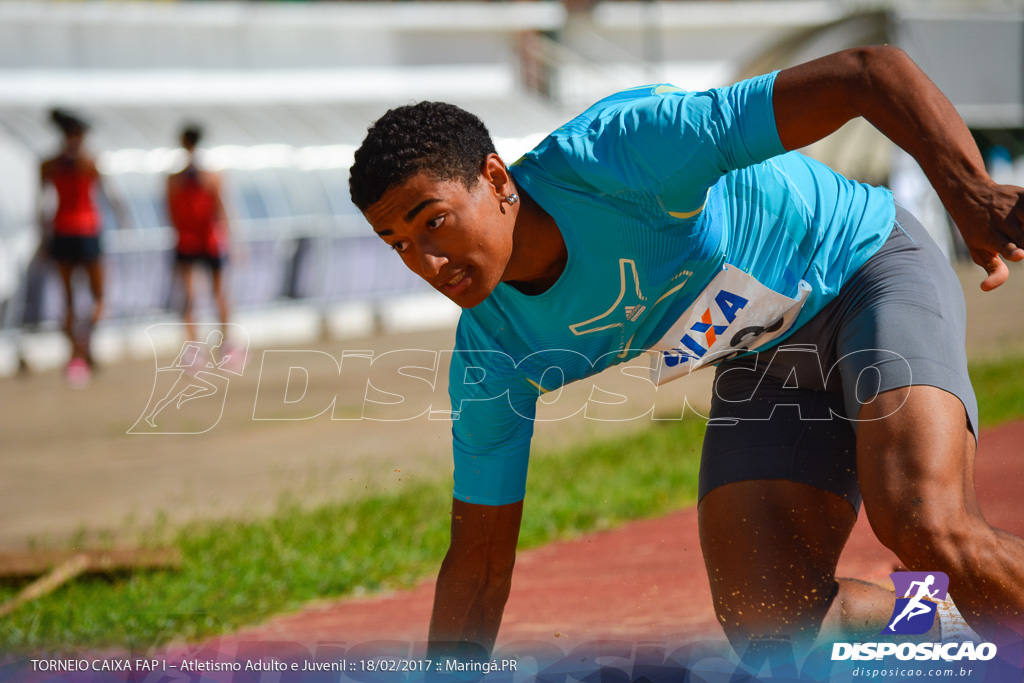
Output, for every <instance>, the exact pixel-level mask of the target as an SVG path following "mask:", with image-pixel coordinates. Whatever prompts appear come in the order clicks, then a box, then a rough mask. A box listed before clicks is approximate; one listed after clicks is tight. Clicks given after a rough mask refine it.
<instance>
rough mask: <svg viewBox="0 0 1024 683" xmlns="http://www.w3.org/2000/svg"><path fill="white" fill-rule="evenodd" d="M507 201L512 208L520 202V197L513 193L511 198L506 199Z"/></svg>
mask: <svg viewBox="0 0 1024 683" xmlns="http://www.w3.org/2000/svg"><path fill="white" fill-rule="evenodd" d="M505 201H506V202H507V203H508V205H509V206H512V205H513V204H515V203H516V202H518V201H519V195H517V194H515V193H512V194H510V195H509V196H507V197H505Z"/></svg>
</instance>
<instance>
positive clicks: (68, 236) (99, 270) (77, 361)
mask: <svg viewBox="0 0 1024 683" xmlns="http://www.w3.org/2000/svg"><path fill="white" fill-rule="evenodd" d="M50 120H51V121H52V122H53V124H54V125H56V126H57V127H58V128H59V129H60V131H61V133H62V134H63V136H64V140H63V144H62V148H61V151H60V153H58V154H57V156H55V157H53V158H51V159H47V160H46V161H44V162H43V163H42V165H41V167H40V173H39V177H40V185H41V191H40V194H39V196H40V212H39V213H40V220H39V226H40V230H41V240H40V250H41V251H42V252H43V253H44V254H48V255H49V256H50V257H52V258H53V259H54V260H55V261H56V262H57V267H58V270H59V272H60V278H61V282H62V284H63V291H64V302H65V307H66V310H65V315H64V333H65V334H66V335H67V337H68V340H69V341H70V342H71V360H70V361H69V362H68V365H67V378H68V381H69V382H70V383H71V384H72V386H76V387H81V386H85V385H86V384H87V383H88V381H89V375H90V370H91V367H92V354H91V351H90V340H91V337H92V330H93V328H94V327H95V326H96V322H97V321H98V320H99V319H100V316H101V315H102V314H103V266H102V264H101V262H100V241H99V231H100V223H101V221H100V212H99V210H98V209H97V206H96V200H95V196H94V192H95V189H96V186H97V185H98V183H99V180H100V174H99V171H98V170H97V169H96V161H95V160H94V159H93V158H92V156H90V155H89V153H88V152H87V151H86V150H85V147H84V141H85V134H86V131H87V129H88V126H87V125H86V123H85V121H83V120H82V119H80V118H79V117H77V116H75V115H73V114H71V113H68V112H66V111H62V110H59V109H54V110H53V111H52V112H50ZM47 186H52V187H53V188H54V190H55V191H56V194H57V208H56V210H55V211H54V213H53V216H52V218H50V219H49V220H47V219H46V218H45V217H44V216H43V213H44V212H43V211H42V208H41V207H42V197H43V195H44V192H45V190H46V188H47ZM79 269H82V270H84V271H85V272H86V274H87V275H88V280H89V290H90V292H91V293H92V310H91V312H90V314H89V317H88V319H87V321H86V323H85V325H84V326H82V327H81V328H79V326H78V325H76V320H75V298H74V289H75V286H74V274H75V271H76V270H79Z"/></svg>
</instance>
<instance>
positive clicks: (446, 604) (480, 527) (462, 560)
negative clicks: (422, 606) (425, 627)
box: [428, 500, 523, 657]
mask: <svg viewBox="0 0 1024 683" xmlns="http://www.w3.org/2000/svg"><path fill="white" fill-rule="evenodd" d="M522 511H523V506H522V503H513V504H511V505H498V506H489V505H472V504H469V503H464V502H462V501H460V500H453V501H452V542H451V546H450V547H449V549H448V553H447V555H445V559H444V562H443V563H442V564H441V570H440V572H438V576H437V587H436V590H435V594H434V609H433V613H432V615H431V619H430V634H429V641H430V642H429V645H428V653H429V654H430V656H431V657H438V656H445V655H454V656H468V657H473V656H477V655H486V654H489V653H490V651H491V648H493V647H494V641H495V639H496V638H497V635H498V627H499V626H500V625H501V617H502V614H503V612H504V610H505V602H506V601H507V600H508V595H509V589H510V588H511V585H512V569H513V567H514V566H515V552H516V543H517V542H518V540H519V525H520V521H521V519H522Z"/></svg>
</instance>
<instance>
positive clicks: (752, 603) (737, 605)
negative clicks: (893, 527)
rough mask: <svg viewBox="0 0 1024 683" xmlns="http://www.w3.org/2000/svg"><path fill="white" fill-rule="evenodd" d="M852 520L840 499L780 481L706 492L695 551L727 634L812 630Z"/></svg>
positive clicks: (825, 604) (820, 614) (753, 482)
mask: <svg viewBox="0 0 1024 683" xmlns="http://www.w3.org/2000/svg"><path fill="white" fill-rule="evenodd" d="M856 519H857V515H856V513H855V512H854V509H853V507H851V506H850V504H849V503H848V502H847V501H846V500H844V499H843V498H841V497H839V496H837V495H835V494H833V493H829V492H827V491H824V490H822V489H818V488H815V487H812V486H808V485H806V484H799V483H796V482H792V481H786V480H783V479H762V480H749V481H742V482H736V483H732V484H726V485H724V486H720V487H718V488H716V489H714V490H713V491H711V492H709V493H708V494H707V495H706V496H705V497H704V498H703V500H701V502H700V507H699V520H700V522H699V524H700V539H701V549H702V551H703V553H704V562H705V565H706V567H707V572H708V579H709V583H710V586H711V593H712V598H713V600H714V602H715V613H716V615H717V616H718V619H719V621H720V623H721V624H722V626H723V628H724V629H725V631H726V634H727V635H729V636H730V638H732V639H735V638H740V639H744V638H751V637H756V636H765V635H779V634H785V635H794V634H799V633H800V632H812V633H813V632H816V631H817V629H818V628H819V627H820V625H821V622H822V620H823V619H824V617H825V613H826V612H827V611H828V608H829V606H830V604H831V601H832V598H833V596H834V591H835V588H836V580H835V570H836V565H837V563H838V562H839V555H840V553H841V552H842V549H843V546H844V545H845V544H846V541H847V539H848V538H849V535H850V531H851V530H852V529H853V525H854V522H855V521H856Z"/></svg>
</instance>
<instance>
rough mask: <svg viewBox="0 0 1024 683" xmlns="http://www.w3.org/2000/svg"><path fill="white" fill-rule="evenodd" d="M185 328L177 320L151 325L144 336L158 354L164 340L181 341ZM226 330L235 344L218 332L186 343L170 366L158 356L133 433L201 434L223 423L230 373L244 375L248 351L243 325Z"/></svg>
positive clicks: (215, 331)
mask: <svg viewBox="0 0 1024 683" xmlns="http://www.w3.org/2000/svg"><path fill="white" fill-rule="evenodd" d="M168 328H172V329H168ZM186 329H187V328H185V326H184V325H179V324H160V325H153V326H151V327H149V328H148V329H147V330H146V336H148V337H149V340H150V343H151V344H152V346H153V352H154V354H157V349H158V348H159V347H160V346H161V341H163V340H167V339H169V338H177V339H181V336H182V335H183V334H184V332H185V331H186ZM228 332H229V334H230V335H231V339H232V342H231V343H228V342H227V341H226V340H225V338H224V334H223V333H222V332H221V331H220V330H214V331H213V332H210V333H209V334H208V335H207V336H206V339H205V341H194V340H189V341H186V342H185V343H184V344H182V345H181V350H180V351H179V352H178V354H177V356H176V357H175V358H174V360H173V361H171V362H170V363H169V364H167V365H164V366H161V365H160V361H159V359H157V367H156V376H155V377H154V379H153V390H152V392H151V393H150V397H149V401H148V402H147V403H146V408H145V409H144V410H143V411H142V415H140V416H139V419H138V420H136V422H135V424H134V425H132V427H131V429H129V430H128V433H129V434H202V433H203V432H208V431H210V430H211V429H213V428H214V427H215V426H216V425H217V423H218V422H220V419H221V417H222V416H223V414H224V404H225V402H226V400H227V393H228V386H229V384H230V382H231V376H232V375H234V376H241V375H242V373H243V372H244V371H245V363H246V360H247V358H248V353H249V335H248V334H247V333H246V331H245V329H244V328H242V327H241V326H239V325H233V324H229V325H228ZM172 335H173V336H172ZM240 341H244V344H239V342H240Z"/></svg>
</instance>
